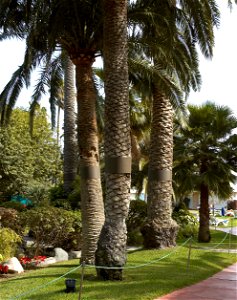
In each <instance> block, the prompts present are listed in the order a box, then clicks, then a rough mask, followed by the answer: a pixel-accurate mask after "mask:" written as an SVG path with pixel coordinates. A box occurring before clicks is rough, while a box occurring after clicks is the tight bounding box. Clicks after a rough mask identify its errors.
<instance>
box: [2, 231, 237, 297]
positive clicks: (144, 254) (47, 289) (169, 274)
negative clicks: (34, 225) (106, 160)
mask: <svg viewBox="0 0 237 300" xmlns="http://www.w3.org/2000/svg"><path fill="white" fill-rule="evenodd" d="M212 236H213V238H212V244H208V245H205V246H209V247H212V246H213V245H216V244H218V243H220V242H221V241H223V239H224V237H225V236H226V235H225V233H223V232H218V231H214V232H212ZM226 239H227V240H229V238H228V236H227V237H226ZM225 241H226V240H225ZM225 241H224V242H225ZM182 242H183V241H179V243H182ZM231 242H232V245H233V246H236V243H237V237H236V236H235V237H234V236H232V238H231ZM195 245H196V244H195ZM223 246H225V245H224V244H223V243H222V244H221V245H219V247H218V248H221V247H223ZM188 252H189V243H187V244H186V245H184V246H181V247H176V248H174V249H166V250H140V251H135V252H133V253H130V254H128V263H127V265H126V269H125V270H124V280H123V281H121V282H107V281H99V280H98V279H97V278H96V272H95V269H94V268H88V267H86V268H85V276H84V281H83V291H82V299H83V300H96V299H106V300H115V299H116V300H117V299H121V300H135V299H136V300H151V299H155V298H157V297H159V296H161V295H164V294H167V293H169V292H171V291H173V290H176V289H178V288H181V287H183V286H187V285H191V284H193V283H195V282H199V281H201V280H203V279H206V278H207V277H209V276H211V275H213V274H214V273H216V272H219V271H220V270H222V269H223V268H225V267H227V266H228V265H231V264H232V263H235V262H236V254H231V253H228V252H226V253H222V252H221V253H220V252H212V251H207V250H204V249H196V248H192V250H191V259H190V265H189V269H188V270H187V262H188V260H187V258H188ZM164 256H166V257H164ZM148 263H149V264H148ZM144 264H147V265H146V266H140V267H138V266H139V265H144ZM77 266H78V260H70V261H67V262H63V263H58V264H55V265H51V266H49V267H47V268H43V269H39V270H32V271H27V272H25V273H24V274H22V275H18V276H16V277H14V278H11V279H8V280H5V279H4V280H1V281H0V285H1V288H0V295H1V296H0V298H1V300H8V299H9V300H10V299H24V300H26V299H27V300H35V299H38V300H40V299H47V300H76V299H78V290H79V283H80V272H81V269H79V270H76V271H73V272H72V273H71V274H68V275H67V276H66V277H67V278H75V279H77V293H73V294H66V293H65V292H64V290H65V283H64V281H65V278H60V279H59V280H56V281H55V282H53V283H52V284H49V283H50V281H52V280H55V279H57V278H59V277H60V276H61V275H63V274H65V273H66V272H68V271H69V270H72V269H73V268H75V267H77ZM128 267H134V268H128ZM135 267H136V268H135ZM27 291H28V292H29V291H30V293H29V294H28V295H26V296H25V297H20V298H16V297H14V296H17V295H20V294H22V293H25V292H27Z"/></svg>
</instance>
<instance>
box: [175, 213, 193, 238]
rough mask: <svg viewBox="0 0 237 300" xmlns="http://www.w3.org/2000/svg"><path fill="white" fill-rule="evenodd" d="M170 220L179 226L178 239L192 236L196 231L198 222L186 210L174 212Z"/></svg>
mask: <svg viewBox="0 0 237 300" xmlns="http://www.w3.org/2000/svg"><path fill="white" fill-rule="evenodd" d="M172 218H173V219H174V220H175V221H176V222H177V223H178V225H179V232H178V238H182V237H185V238H187V237H190V236H194V235H195V234H196V233H197V231H198V221H197V219H196V218H195V217H194V215H193V214H192V213H190V212H189V211H188V210H186V209H180V210H177V211H174V212H173V214H172Z"/></svg>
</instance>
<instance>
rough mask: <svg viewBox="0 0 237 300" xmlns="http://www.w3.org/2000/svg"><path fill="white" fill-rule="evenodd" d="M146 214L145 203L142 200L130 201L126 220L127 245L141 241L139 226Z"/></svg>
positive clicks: (144, 219) (143, 221)
mask: <svg viewBox="0 0 237 300" xmlns="http://www.w3.org/2000/svg"><path fill="white" fill-rule="evenodd" d="M146 216H147V204H146V202H144V201H142V200H132V201H131V202H130V207H129V212H128V217H127V220H126V223H127V231H128V241H127V243H128V245H141V244H142V242H143V238H142V234H141V232H140V229H141V227H142V226H143V225H144V223H145V221H146Z"/></svg>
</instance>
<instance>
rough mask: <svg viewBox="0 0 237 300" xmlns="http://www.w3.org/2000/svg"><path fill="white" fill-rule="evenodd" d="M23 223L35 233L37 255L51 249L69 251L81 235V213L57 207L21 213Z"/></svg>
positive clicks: (39, 208) (40, 208)
mask: <svg viewBox="0 0 237 300" xmlns="http://www.w3.org/2000/svg"><path fill="white" fill-rule="evenodd" d="M21 220H22V223H23V224H24V225H25V226H27V227H28V228H29V229H30V230H31V232H32V233H33V237H34V239H35V255H39V254H41V253H43V252H44V250H45V249H46V248H49V247H56V246H57V247H63V248H64V249H65V250H69V249H70V248H71V247H73V244H77V243H78V240H80V235H81V214H80V212H72V211H67V210H65V209H62V208H56V207H38V208H34V209H31V210H28V211H26V212H23V213H21Z"/></svg>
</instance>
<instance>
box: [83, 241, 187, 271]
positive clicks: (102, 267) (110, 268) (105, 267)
mask: <svg viewBox="0 0 237 300" xmlns="http://www.w3.org/2000/svg"><path fill="white" fill-rule="evenodd" d="M190 239H192V237H190V238H189V239H187V240H186V241H185V242H184V243H183V244H182V245H180V246H178V247H177V248H174V250H172V251H171V252H169V253H168V254H166V255H164V256H162V257H160V258H158V259H155V260H152V261H150V262H148V263H145V264H140V265H136V266H127V267H107V266H96V265H85V267H89V268H96V269H105V270H128V269H137V268H142V267H146V266H149V265H151V264H154V263H157V262H158V261H161V260H162V259H164V258H166V257H168V256H170V255H171V254H173V253H175V252H177V251H178V249H179V248H181V247H183V246H184V245H186V244H187V243H188V241H189V240H190Z"/></svg>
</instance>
